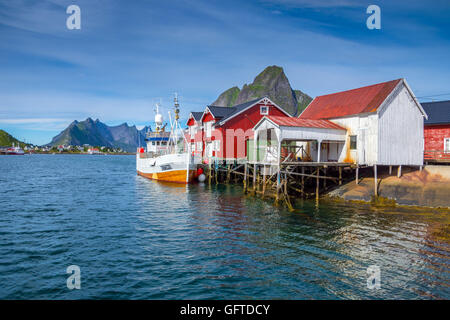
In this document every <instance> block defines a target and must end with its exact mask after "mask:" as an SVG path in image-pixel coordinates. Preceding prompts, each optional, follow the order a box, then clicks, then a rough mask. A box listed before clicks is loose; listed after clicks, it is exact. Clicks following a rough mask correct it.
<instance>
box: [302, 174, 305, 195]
mask: <svg viewBox="0 0 450 320" xmlns="http://www.w3.org/2000/svg"><path fill="white" fill-rule="evenodd" d="M304 174H305V167H302V197H304V195H305V176H304Z"/></svg>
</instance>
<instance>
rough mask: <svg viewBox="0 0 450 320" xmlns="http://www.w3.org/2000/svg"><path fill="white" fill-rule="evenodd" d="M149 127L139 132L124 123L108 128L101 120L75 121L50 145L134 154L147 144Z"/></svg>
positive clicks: (134, 127)
mask: <svg viewBox="0 0 450 320" xmlns="http://www.w3.org/2000/svg"><path fill="white" fill-rule="evenodd" d="M147 130H148V127H145V128H143V129H142V130H138V129H137V128H136V126H129V125H128V124H127V123H123V124H121V125H118V126H108V125H106V124H104V123H103V122H101V121H100V120H98V119H97V120H95V121H94V120H92V119H91V118H87V119H86V120H84V121H77V120H75V121H73V122H72V123H71V124H70V125H69V126H68V127H67V128H66V129H64V130H63V131H61V133H60V134H58V135H57V136H56V137H54V138H53V139H52V141H51V142H50V143H49V145H51V146H57V145H73V146H81V145H83V144H89V145H91V146H105V147H113V148H122V149H123V150H126V151H129V152H134V151H135V150H136V148H137V147H138V146H139V145H141V146H143V145H144V144H145V140H144V139H145V133H146V132H147Z"/></svg>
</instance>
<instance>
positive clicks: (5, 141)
mask: <svg viewBox="0 0 450 320" xmlns="http://www.w3.org/2000/svg"><path fill="white" fill-rule="evenodd" d="M13 143H14V144H15V145H20V147H21V148H23V147H25V146H29V144H27V143H24V142H22V141H19V140H17V139H16V138H14V137H13V136H12V135H10V134H9V133H8V132H6V131H4V130H1V129H0V146H2V147H11V146H12V145H13Z"/></svg>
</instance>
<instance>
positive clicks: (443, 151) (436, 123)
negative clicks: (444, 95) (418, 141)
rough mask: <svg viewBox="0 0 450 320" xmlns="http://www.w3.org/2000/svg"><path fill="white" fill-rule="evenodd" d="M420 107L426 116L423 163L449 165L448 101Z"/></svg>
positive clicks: (449, 125) (428, 103)
mask: <svg viewBox="0 0 450 320" xmlns="http://www.w3.org/2000/svg"><path fill="white" fill-rule="evenodd" d="M421 105H422V107H423V109H424V110H425V112H426V113H427V114H428V120H425V123H424V137H425V153H424V161H425V162H440V163H450V100H448V101H436V102H427V103H421Z"/></svg>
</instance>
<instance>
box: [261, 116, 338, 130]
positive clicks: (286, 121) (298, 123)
mask: <svg viewBox="0 0 450 320" xmlns="http://www.w3.org/2000/svg"><path fill="white" fill-rule="evenodd" d="M265 118H267V119H269V120H271V121H272V122H274V123H275V124H277V125H279V126H283V127H302V128H322V129H338V130H346V129H345V128H343V127H341V126H339V125H337V124H336V123H334V122H331V121H329V120H312V119H299V118H291V117H282V116H266V117H265Z"/></svg>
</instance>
